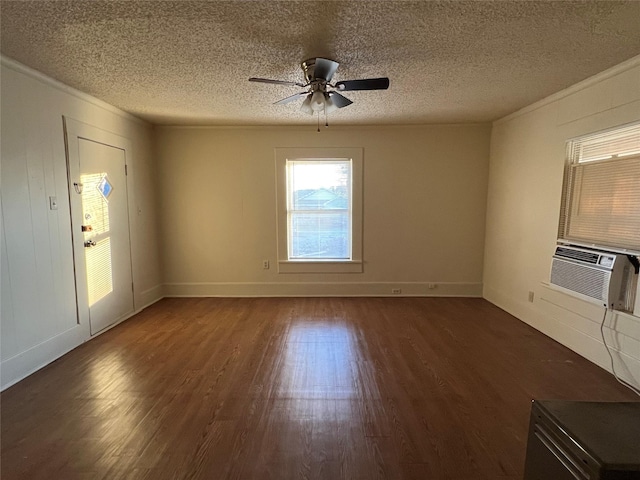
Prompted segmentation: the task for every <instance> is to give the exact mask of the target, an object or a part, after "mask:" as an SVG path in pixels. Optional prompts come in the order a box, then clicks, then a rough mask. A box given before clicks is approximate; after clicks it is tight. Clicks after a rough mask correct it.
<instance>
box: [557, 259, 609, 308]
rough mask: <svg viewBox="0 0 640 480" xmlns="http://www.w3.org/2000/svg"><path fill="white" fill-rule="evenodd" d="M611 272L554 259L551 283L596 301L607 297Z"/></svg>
mask: <svg viewBox="0 0 640 480" xmlns="http://www.w3.org/2000/svg"><path fill="white" fill-rule="evenodd" d="M610 275H611V274H610V272H607V271H604V270H599V269H596V268H587V267H584V266H581V265H579V264H576V263H571V262H567V261H564V260H559V259H557V258H554V259H553V265H552V268H551V283H552V284H554V285H558V286H559V287H563V288H566V289H568V290H572V291H574V292H578V293H581V294H582V295H586V296H588V297H591V298H594V299H596V300H604V299H605V298H606V296H607V291H606V288H607V287H608V285H609V277H610Z"/></svg>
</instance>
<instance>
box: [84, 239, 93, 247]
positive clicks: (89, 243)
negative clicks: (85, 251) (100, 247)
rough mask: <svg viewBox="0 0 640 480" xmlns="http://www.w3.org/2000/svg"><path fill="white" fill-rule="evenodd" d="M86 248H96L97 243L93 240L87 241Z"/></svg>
mask: <svg viewBox="0 0 640 480" xmlns="http://www.w3.org/2000/svg"><path fill="white" fill-rule="evenodd" d="M84 246H85V248H89V247H95V246H96V242H94V241H93V240H87V241H86V242H84Z"/></svg>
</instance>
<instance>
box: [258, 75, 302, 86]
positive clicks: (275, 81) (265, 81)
mask: <svg viewBox="0 0 640 480" xmlns="http://www.w3.org/2000/svg"><path fill="white" fill-rule="evenodd" d="M249 81H250V82H259V83H272V84H275V85H291V86H294V87H306V85H305V84H304V83H300V82H289V81H287V80H271V79H270V78H255V77H251V78H250V79H249Z"/></svg>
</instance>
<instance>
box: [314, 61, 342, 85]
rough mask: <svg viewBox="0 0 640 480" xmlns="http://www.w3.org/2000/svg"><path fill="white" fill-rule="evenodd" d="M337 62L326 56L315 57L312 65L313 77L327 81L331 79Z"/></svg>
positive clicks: (336, 67)
mask: <svg viewBox="0 0 640 480" xmlns="http://www.w3.org/2000/svg"><path fill="white" fill-rule="evenodd" d="M338 65H340V64H339V63H338V62H334V61H333V60H327V59H326V58H316V63H315V66H314V67H313V68H314V70H313V76H314V77H315V78H322V79H323V80H326V81H327V82H330V81H331V77H333V74H334V73H336V70H337V69H338Z"/></svg>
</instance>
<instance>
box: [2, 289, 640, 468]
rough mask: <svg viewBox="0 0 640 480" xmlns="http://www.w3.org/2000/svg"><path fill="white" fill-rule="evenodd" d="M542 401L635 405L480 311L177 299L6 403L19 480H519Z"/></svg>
mask: <svg viewBox="0 0 640 480" xmlns="http://www.w3.org/2000/svg"><path fill="white" fill-rule="evenodd" d="M532 398H540V399H551V398H554V399H573V400H599V401H636V400H637V399H638V398H637V397H636V396H635V395H633V394H632V393H631V392H630V391H628V390H626V389H625V388H624V387H622V386H620V385H619V384H617V383H616V381H615V380H614V379H613V377H612V376H611V375H609V374H608V373H607V372H605V371H604V370H601V369H600V368H599V367H597V366H595V365H593V364H591V363H589V362H588V361H586V360H584V359H583V358H581V357H579V356H578V355H577V354H575V353H573V352H571V351H570V350H568V349H566V348H564V347H563V346H561V345H559V344H558V343H556V342H554V341H553V340H551V339H549V338H547V337H545V336H544V335H542V334H540V333H538V332H536V331H535V330H533V329H531V328H530V327H528V326H527V325H525V324H523V323H522V322H520V321H518V320H516V319H515V318H513V317H512V316H510V315H508V314H507V313H505V312H503V311H502V310H500V309H498V308H497V307H495V306H493V305H491V304H490V303H488V302H486V301H484V300H481V299H461V298H455V299H454V298H450V299H448V298H386V299H384V298H265V299H214V298H193V299H164V300H162V301H160V302H158V303H156V304H155V305H153V306H151V307H149V308H148V309H146V310H145V311H143V312H142V313H140V314H139V315H137V316H136V317H134V318H132V319H130V320H128V321H127V322H125V323H123V324H121V325H119V326H118V327H116V328H114V329H112V330H110V331H108V332H106V333H104V334H103V335H101V336H99V337H97V338H96V339H94V340H92V341H91V342H88V343H86V344H84V345H82V346H81V347H79V348H77V349H75V350H74V351H72V352H70V353H69V354H67V355H65V356H64V357H62V358H61V359H59V360H57V361H56V362H54V363H52V364H51V365H49V366H47V367H46V368H44V369H42V370H41V371H39V372H37V373H35V374H33V375H31V376H30V377H28V378H27V379H25V380H24V381H22V382H20V383H19V384H17V385H15V386H13V387H11V388H9V389H7V390H6V391H5V392H3V393H2V396H1V398H0V401H1V415H2V424H1V435H2V436H1V449H2V459H1V460H2V462H1V472H2V478H3V479H4V480H13V479H31V480H37V479H65V480H72V479H92V480H94V479H109V480H111V479H154V480H162V479H331V480H333V479H348V480H358V479H363V480H364V479H366V480H371V479H435V480H439V479H456V480H461V479H479V480H482V479H487V480H488V479H491V480H498V479H503V480H505V479H514V480H515V479H521V478H522V473H523V465H524V455H525V448H526V438H527V429H528V418H529V411H530V402H531V399H532Z"/></svg>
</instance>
